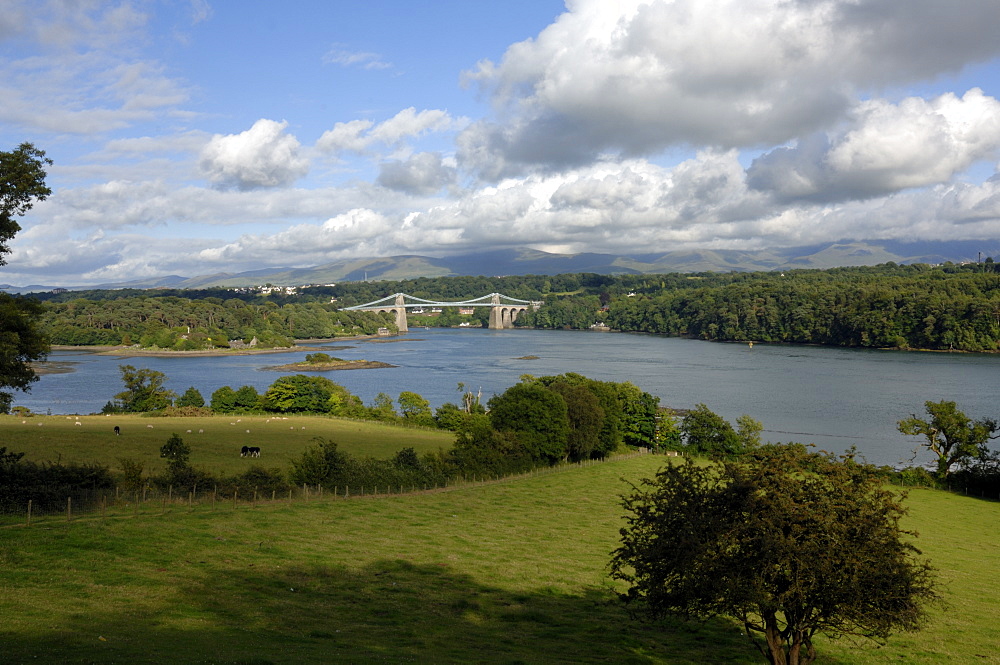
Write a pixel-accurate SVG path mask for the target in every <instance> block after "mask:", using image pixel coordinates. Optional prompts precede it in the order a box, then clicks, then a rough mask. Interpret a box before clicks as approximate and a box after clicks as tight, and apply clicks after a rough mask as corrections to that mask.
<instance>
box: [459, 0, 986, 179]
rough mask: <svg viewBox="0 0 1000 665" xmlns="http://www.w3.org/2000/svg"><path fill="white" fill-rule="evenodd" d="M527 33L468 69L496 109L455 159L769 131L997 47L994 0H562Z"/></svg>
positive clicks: (582, 151)
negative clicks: (496, 56)
mask: <svg viewBox="0 0 1000 665" xmlns="http://www.w3.org/2000/svg"><path fill="white" fill-rule="evenodd" d="M567 9H568V11H567V12H566V13H564V14H563V15H561V16H560V17H559V18H558V19H557V20H556V21H555V22H554V23H553V24H552V25H550V26H548V27H547V28H546V29H545V30H543V31H542V32H541V33H540V34H539V35H538V36H537V38H535V39H529V40H527V41H523V42H520V43H517V44H514V45H512V46H511V47H509V48H508V49H507V51H506V53H505V54H504V56H503V58H502V60H501V61H500V62H499V63H498V64H497V63H493V62H489V61H484V62H482V63H480V65H479V66H478V68H477V69H476V70H475V71H474V72H471V73H469V74H468V75H467V76H468V78H469V79H470V80H472V81H475V82H477V83H478V84H480V85H481V87H483V88H484V89H485V90H486V91H487V92H489V93H490V94H491V96H492V99H493V100H494V103H495V105H496V108H497V115H498V118H501V119H502V120H490V119H484V120H481V121H480V122H478V123H476V124H475V125H473V126H472V127H470V128H469V129H468V130H467V132H466V136H464V137H463V140H462V141H461V142H460V152H459V155H460V158H461V161H462V162H463V163H464V164H466V165H467V166H468V167H469V168H474V169H477V170H479V171H481V172H482V173H483V174H484V175H485V176H486V177H489V178H498V177H503V176H505V175H511V174H516V173H519V172H524V171H525V170H526V169H530V168H538V167H541V168H548V169H558V168H565V167H567V166H572V165H578V164H583V163H586V162H589V161H592V160H593V159H595V158H596V157H598V156H599V155H601V154H602V153H609V152H610V153H613V154H621V155H625V156H630V155H632V156H636V155H652V154H656V153H657V152H659V151H661V150H663V149H664V148H666V147H669V146H678V145H679V146H715V147H722V148H726V147H755V146H766V145H780V144H782V143H784V142H786V141H789V140H793V139H795V138H796V137H799V136H803V135H805V134H808V133H812V132H815V131H819V130H823V129H826V128H828V127H830V126H832V125H833V124H835V123H836V122H837V121H838V120H839V119H840V118H841V117H842V116H843V113H844V112H846V111H847V110H848V109H849V108H851V107H852V106H853V105H854V99H855V98H856V97H857V96H858V95H859V94H860V93H862V92H873V91H878V90H881V89H882V88H883V87H885V86H888V85H897V84H904V83H910V82H912V81H915V80H929V79H931V78H933V77H935V76H936V75H938V74H941V73H943V72H949V71H954V70H956V69H958V68H960V67H961V66H963V65H964V64H966V63H969V62H976V61H982V60H985V59H987V58H989V57H995V56H996V55H997V54H998V53H1000V40H997V39H996V38H995V36H993V34H992V28H991V27H989V26H995V25H997V24H998V23H1000V3H996V2H986V1H976V2H966V3H962V4H961V5H958V6H954V7H951V6H949V9H948V10H946V11H942V7H941V5H940V3H931V2H916V3H901V2H889V1H887V0H816V1H809V2H804V1H802V2H789V1H787V0H621V1H619V2H607V1H606V0H570V1H569V2H568V3H567Z"/></svg>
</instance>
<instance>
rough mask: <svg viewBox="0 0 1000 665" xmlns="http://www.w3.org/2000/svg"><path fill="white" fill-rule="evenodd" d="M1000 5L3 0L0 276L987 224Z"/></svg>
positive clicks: (927, 234) (117, 276)
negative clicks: (37, 180)
mask: <svg viewBox="0 0 1000 665" xmlns="http://www.w3.org/2000/svg"><path fill="white" fill-rule="evenodd" d="M998 25H1000V2H997V0H907V1H906V2H901V1H900V0H566V2H565V3H563V2H556V1H553V0H505V1H504V2H502V3H483V2H472V1H470V0H433V2H422V3H415V2H410V1H404V0H366V1H365V2H353V1H348V0H336V1H334V0H289V2H283V3H277V2H247V1H244V0H115V1H101V0H0V149H2V150H11V149H14V148H15V147H16V146H17V145H18V144H20V143H21V142H23V141H30V142H32V143H34V144H35V145H36V147H38V148H41V149H43V150H45V151H46V152H47V154H48V156H49V157H50V158H51V159H52V160H53V161H54V165H53V166H52V167H51V168H50V170H49V178H48V184H49V185H50V186H51V188H52V190H53V195H52V196H51V197H50V198H49V199H48V200H47V201H44V202H41V203H39V204H37V205H36V206H35V207H34V209H33V210H32V211H31V212H30V213H29V214H28V215H27V216H25V217H24V218H22V219H21V220H20V221H21V225H22V227H23V230H22V232H21V233H19V234H18V236H17V237H16V238H15V240H14V241H13V243H12V245H11V246H12V248H13V252H12V253H11V254H10V255H8V257H7V258H8V265H7V266H4V267H2V268H0V282H6V283H10V284H15V285H25V284H67V285H69V284H72V285H84V284H97V283H103V282H110V281H120V280H130V279H137V278H145V277H151V276H161V275H169V274H179V275H185V276H194V275H200V274H206V273H213V272H219V271H230V272H233V271H241V270H250V269H256V268H264V267H278V266H282V267H284V266H311V265H319V264H322V263H325V262H329V261H332V260H336V259H340V258H348V257H366V256H388V255H394V254H424V255H432V256H442V255H446V254H448V253H459V252H466V251H470V250H476V249H482V248H486V247H492V248H500V247H514V246H526V247H533V248H536V249H541V250H545V251H551V252H569V253H572V252H581V251H597V252H610V253H637V252H642V253H651V252H667V251H670V250H675V249H683V248H734V249H757V248H766V247H785V246H798V245H808V244H816V243H822V242H827V241H837V240H842V239H856V240H873V239H893V240H907V241H908V240H974V239H992V240H995V239H998V238H1000V174H998V160H1000V39H998V38H997V33H996V30H997V27H996V26H998Z"/></svg>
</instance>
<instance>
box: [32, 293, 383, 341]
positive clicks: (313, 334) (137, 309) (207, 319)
mask: <svg viewBox="0 0 1000 665" xmlns="http://www.w3.org/2000/svg"><path fill="white" fill-rule="evenodd" d="M40 325H41V327H42V329H43V330H44V331H45V332H46V334H47V335H48V337H49V340H50V341H51V343H53V344H67V345H118V344H125V345H132V344H138V345H140V346H143V347H150V348H161V349H173V350H180V351H184V350H197V349H209V348H226V347H228V346H229V342H230V340H243V341H245V342H246V343H249V342H250V341H251V340H253V339H256V340H257V344H258V346H262V347H285V346H292V344H293V340H294V339H296V338H299V339H302V338H331V337H340V336H346V335H359V334H364V335H373V334H375V333H376V332H377V331H378V329H379V328H383V327H385V328H389V329H390V330H393V331H394V330H395V329H396V325H395V321H394V319H393V318H392V316H391V315H389V314H376V313H374V312H345V311H341V310H340V309H339V306H338V305H336V304H333V303H329V302H326V303H322V302H303V303H286V304H284V305H279V304H277V303H275V302H271V301H264V302H261V303H259V304H257V303H252V302H247V301H245V300H242V299H239V298H229V299H227V300H223V299H221V298H216V297H208V298H203V299H192V298H181V297H177V296H161V297H155V296H132V297H127V298H117V299H102V300H90V299H82V298H76V299H73V300H69V301H65V302H54V301H49V302H46V303H45V304H44V312H43V314H42V316H41V319H40Z"/></svg>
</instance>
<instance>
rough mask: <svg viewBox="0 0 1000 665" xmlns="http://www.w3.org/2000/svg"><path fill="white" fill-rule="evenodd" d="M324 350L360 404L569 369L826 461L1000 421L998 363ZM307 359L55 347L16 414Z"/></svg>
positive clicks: (391, 347)
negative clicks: (749, 426)
mask: <svg viewBox="0 0 1000 665" xmlns="http://www.w3.org/2000/svg"><path fill="white" fill-rule="evenodd" d="M311 346H316V345H311ZM322 346H323V349H324V350H325V351H326V352H327V353H329V354H330V355H333V356H336V357H339V358H343V359H345V360H354V359H365V360H377V361H382V362H385V363H389V364H392V365H395V367H392V368H382V369H364V370H344V371H333V372H326V373H324V374H323V375H324V376H326V377H328V378H330V379H331V380H333V381H335V382H337V383H339V384H341V385H343V386H345V387H346V388H348V389H349V390H350V391H351V392H352V393H354V394H356V395H358V396H359V397H360V398H361V399H362V400H364V402H365V403H366V404H371V403H372V400H373V398H374V397H375V395H376V394H378V393H380V392H384V393H387V394H389V395H390V396H392V397H393V398H395V397H396V396H398V394H399V393H400V392H401V391H404V390H410V391H414V392H417V393H420V394H421V395H422V396H423V397H425V398H426V399H428V400H429V401H430V402H431V405H432V407H434V408H436V407H437V406H440V405H441V404H443V403H444V402H456V403H457V402H458V401H459V398H460V394H459V392H458V390H457V386H458V383H459V382H462V383H464V384H465V385H466V387H467V388H468V389H471V390H473V391H475V392H479V391H480V390H481V391H482V397H483V401H484V402H485V401H486V400H488V399H489V397H491V396H492V395H493V394H496V393H501V392H503V391H504V390H506V389H507V388H508V387H510V386H511V385H513V384H514V383H517V381H518V380H519V379H520V377H521V375H524V374H531V375H534V376H546V375H554V374H562V373H565V372H577V373H579V374H583V375H585V376H587V377H590V378H593V379H600V380H605V381H631V382H632V383H634V384H635V385H637V386H639V387H640V388H641V389H643V390H645V391H647V392H649V393H652V394H653V395H656V396H658V397H659V398H660V403H661V404H662V405H665V406H670V407H675V408H690V407H693V406H694V405H696V404H699V403H704V404H706V405H707V406H708V407H709V408H710V409H712V410H713V411H715V412H717V413H719V414H720V415H722V416H724V417H726V418H727V419H729V420H730V421H735V419H736V417H738V416H739V415H741V414H744V413H745V414H749V415H750V416H752V417H754V418H755V419H757V420H759V421H760V422H761V423H762V424H763V425H764V433H763V438H764V439H765V440H769V441H775V442H777V441H782V442H787V441H797V442H800V443H814V444H816V445H817V446H818V447H819V448H821V449H824V450H829V451H834V452H840V451H843V450H846V449H847V448H849V447H851V446H856V447H857V449H858V450H859V451H861V453H862V454H863V455H864V457H865V458H866V459H867V460H868V461H871V462H874V463H877V464H897V463H900V462H907V461H909V460H910V458H911V457H912V451H913V449H914V448H915V446H916V444H917V440H916V439H915V438H913V437H907V436H904V435H902V434H900V433H899V432H898V431H896V422H897V421H898V420H900V419H901V418H905V417H907V416H909V415H910V414H912V413H916V414H918V415H919V414H922V413H923V408H924V407H923V404H924V402H925V401H927V400H933V401H939V400H944V399H947V400H954V401H956V402H957V403H958V405H959V408H961V409H962V410H963V411H965V412H966V414H967V415H969V416H970V417H973V418H983V417H991V418H996V417H998V416H1000V414H998V413H997V411H998V400H997V387H996V386H997V377H998V376H1000V355H990V354H962V353H918V352H901V351H876V350H859V349H841V348H830V347H811V346H790V345H770V344H755V345H754V346H753V348H750V347H749V346H748V345H747V344H723V343H710V342H702V341H697V340H689V339H680V338H675V337H661V336H655V335H635V334H619V333H597V332H584V331H550V330H521V329H513V330H486V329H413V330H411V331H410V332H409V333H408V334H405V335H401V336H399V337H392V338H382V339H376V340H351V341H345V342H330V343H328V344H325V345H322ZM306 353H308V351H306V350H296V351H290V352H288V353H282V354H271V355H250V356H222V357H190V356H188V357H185V356H178V357H170V358H154V357H135V358H119V357H114V356H104V355H97V354H94V353H88V352H80V351H55V352H53V353H52V354H51V355H50V357H49V360H51V361H57V362H69V363H74V364H73V365H72V367H73V368H74V371H72V372H70V373H65V374H46V375H44V376H42V377H41V378H40V380H39V381H38V382H36V383H35V384H33V386H32V390H31V392H30V393H27V394H25V393H15V400H14V404H15V405H21V406H26V407H28V408H30V409H31V410H32V411H35V412H38V413H54V414H89V413H96V412H99V411H100V410H101V408H102V407H103V406H104V404H105V403H106V402H107V401H108V400H110V399H112V398H113V397H114V395H115V394H116V393H118V392H120V391H121V390H122V389H123V384H122V381H121V374H120V372H119V369H118V366H119V365H121V364H130V365H133V366H135V367H139V368H149V369H154V370H158V371H161V372H163V373H164V374H165V375H166V377H167V379H166V387H167V388H169V389H171V390H173V391H174V392H176V393H177V394H178V395H179V394H181V393H183V392H184V391H185V390H186V389H187V388H188V387H190V386H194V387H195V388H197V389H198V390H199V391H200V392H201V394H202V395H203V396H204V397H205V399H206V401H208V400H209V399H210V397H211V394H212V393H213V392H214V391H215V390H216V389H218V388H220V387H222V386H231V387H233V388H234V389H237V388H239V387H240V386H244V385H250V386H253V387H254V388H256V389H257V390H258V392H261V393H263V392H264V391H265V390H266V389H267V387H268V386H269V385H270V384H271V383H272V382H273V381H274V380H275V379H277V378H278V377H279V376H281V375H282V373H281V372H276V371H273V370H269V369H267V368H268V367H273V366H275V365H281V364H286V363H291V362H297V361H299V360H303V359H304V357H305V355H306ZM285 373H290V372H285ZM917 461H926V458H918V460H917Z"/></svg>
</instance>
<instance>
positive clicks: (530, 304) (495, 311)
mask: <svg viewBox="0 0 1000 665" xmlns="http://www.w3.org/2000/svg"><path fill="white" fill-rule="evenodd" d="M541 305H542V301H540V300H519V299H518V298H511V297H510V296H505V295H503V294H502V293H490V294H488V295H485V296H482V297H479V298H473V299H472V300H459V301H452V302H443V301H438V300H424V299H423V298H417V297H416V296H411V295H407V294H405V293H394V294H392V295H391V296H386V297H385V298H382V299H381V300H375V301H373V302H369V303H365V304H364V305H354V306H353V307H345V308H344V309H346V310H355V311H365V312H392V313H393V314H395V315H396V327H397V328H399V332H406V331H407V330H409V328H408V327H407V325H406V310H407V309H417V308H423V307H489V308H490V323H489V327H490V328H492V329H495V330H499V329H502V328H513V327H514V321H515V320H517V317H518V315H520V314H521V313H522V312H526V311H528V309H531V310H532V311H534V310H536V309H538V308H539V307H540V306H541Z"/></svg>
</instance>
